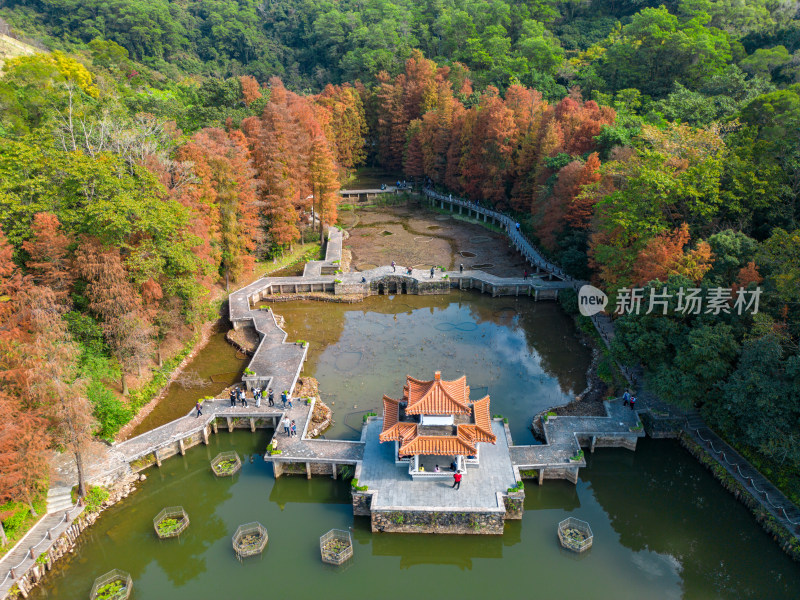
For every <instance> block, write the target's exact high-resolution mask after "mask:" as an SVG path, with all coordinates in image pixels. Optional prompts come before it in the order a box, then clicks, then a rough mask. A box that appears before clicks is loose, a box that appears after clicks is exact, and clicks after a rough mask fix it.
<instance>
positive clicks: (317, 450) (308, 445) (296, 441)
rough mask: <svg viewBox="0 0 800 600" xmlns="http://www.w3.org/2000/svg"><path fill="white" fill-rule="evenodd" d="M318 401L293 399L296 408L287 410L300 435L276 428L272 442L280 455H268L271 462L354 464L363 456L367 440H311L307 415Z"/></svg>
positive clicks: (267, 457) (267, 458)
mask: <svg viewBox="0 0 800 600" xmlns="http://www.w3.org/2000/svg"><path fill="white" fill-rule="evenodd" d="M315 403H316V400H312V403H311V404H310V405H307V404H306V402H305V400H294V408H293V409H291V410H288V411H287V415H288V417H289V419H294V420H295V424H296V425H297V435H296V436H287V435H286V434H285V433H284V432H283V427H278V428H277V429H276V430H275V436H274V438H273V441H274V442H275V443H276V445H277V447H278V449H279V450H280V451H281V453H280V454H276V455H275V456H269V455H267V456H265V457H264V458H265V460H268V461H272V462H315V463H317V462H331V463H336V464H355V463H357V462H358V461H359V460H361V459H362V458H363V456H364V443H363V442H360V441H348V440H320V439H310V438H308V437H307V435H308V423H309V421H308V417H309V415H310V414H311V413H312V411H313V410H314V404H315Z"/></svg>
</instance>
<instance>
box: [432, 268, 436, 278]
mask: <svg viewBox="0 0 800 600" xmlns="http://www.w3.org/2000/svg"><path fill="white" fill-rule="evenodd" d="M435 269H436V267H431V279H433V272H434V270H435Z"/></svg>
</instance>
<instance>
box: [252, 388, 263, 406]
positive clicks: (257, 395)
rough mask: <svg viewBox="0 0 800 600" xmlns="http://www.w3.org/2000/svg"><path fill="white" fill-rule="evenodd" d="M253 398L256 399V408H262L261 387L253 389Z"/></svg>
mask: <svg viewBox="0 0 800 600" xmlns="http://www.w3.org/2000/svg"><path fill="white" fill-rule="evenodd" d="M253 400H255V401H256V408H261V390H260V389H259V388H256V389H254V390H253Z"/></svg>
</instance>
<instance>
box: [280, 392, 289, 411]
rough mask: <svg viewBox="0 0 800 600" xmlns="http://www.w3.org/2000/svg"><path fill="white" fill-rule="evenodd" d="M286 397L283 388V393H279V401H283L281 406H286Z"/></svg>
mask: <svg viewBox="0 0 800 600" xmlns="http://www.w3.org/2000/svg"><path fill="white" fill-rule="evenodd" d="M287 399H288V397H287V395H286V390H283V393H281V402H283V408H286V400H287Z"/></svg>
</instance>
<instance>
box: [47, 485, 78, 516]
mask: <svg viewBox="0 0 800 600" xmlns="http://www.w3.org/2000/svg"><path fill="white" fill-rule="evenodd" d="M73 506H75V504H74V503H73V502H72V489H71V488H68V487H54V488H50V490H48V492H47V514H52V513H57V512H63V511H65V510H69V509H70V508H72V507H73Z"/></svg>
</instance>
